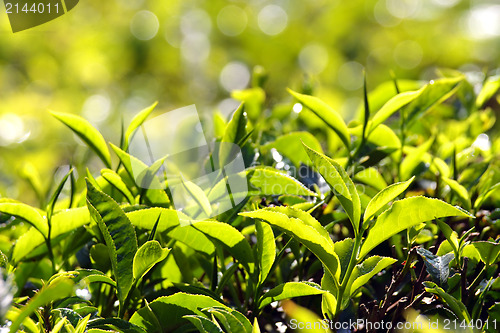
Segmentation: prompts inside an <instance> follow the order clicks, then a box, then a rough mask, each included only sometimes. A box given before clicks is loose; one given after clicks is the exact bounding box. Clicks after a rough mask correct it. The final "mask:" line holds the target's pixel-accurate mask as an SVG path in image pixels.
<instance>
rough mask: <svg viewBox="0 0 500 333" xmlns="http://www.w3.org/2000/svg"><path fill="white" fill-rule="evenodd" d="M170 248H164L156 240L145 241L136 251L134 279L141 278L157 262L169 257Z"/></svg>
mask: <svg viewBox="0 0 500 333" xmlns="http://www.w3.org/2000/svg"><path fill="white" fill-rule="evenodd" d="M169 252H170V249H164V248H162V247H161V245H160V243H158V242H157V241H155V240H152V241H148V242H146V243H144V244H143V245H142V246H141V247H140V248H139V249H138V250H137V252H136V254H135V256H134V262H133V268H134V269H133V272H134V279H136V280H137V279H140V278H142V277H143V276H144V274H146V273H147V272H148V271H149V270H150V269H151V268H152V267H153V266H154V265H155V264H157V263H159V262H160V261H162V260H163V259H165V258H166V257H167V255H168V254H169Z"/></svg>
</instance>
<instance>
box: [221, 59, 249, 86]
mask: <svg viewBox="0 0 500 333" xmlns="http://www.w3.org/2000/svg"><path fill="white" fill-rule="evenodd" d="M219 81H220V84H221V85H222V87H223V88H224V89H226V90H227V91H232V90H235V89H244V88H245V87H246V86H247V84H248V82H250V71H249V70H248V68H247V67H246V66H245V65H244V64H242V63H241V62H236V61H234V62H230V63H229V64H227V65H226V66H224V68H223V69H222V72H221V73H220V76H219Z"/></svg>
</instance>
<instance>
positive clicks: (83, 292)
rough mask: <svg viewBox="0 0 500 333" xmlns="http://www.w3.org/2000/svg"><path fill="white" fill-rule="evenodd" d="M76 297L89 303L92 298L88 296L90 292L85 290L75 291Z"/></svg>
mask: <svg viewBox="0 0 500 333" xmlns="http://www.w3.org/2000/svg"><path fill="white" fill-rule="evenodd" d="M76 296H78V297H80V298H83V299H84V300H86V301H90V299H91V298H92V295H91V294H90V291H89V290H88V289H87V288H84V289H77V290H76Z"/></svg>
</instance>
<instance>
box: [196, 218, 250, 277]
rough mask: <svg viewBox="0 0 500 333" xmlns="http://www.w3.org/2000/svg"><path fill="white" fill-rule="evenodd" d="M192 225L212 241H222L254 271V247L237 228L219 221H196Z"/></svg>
mask: <svg viewBox="0 0 500 333" xmlns="http://www.w3.org/2000/svg"><path fill="white" fill-rule="evenodd" d="M192 227H193V228H195V229H196V230H198V231H200V232H202V233H203V234H205V235H206V236H207V237H208V238H209V239H211V240H212V241H218V242H220V243H221V244H222V245H224V246H225V247H226V248H227V250H228V251H229V253H231V254H232V255H233V256H234V257H235V258H236V259H237V260H238V261H239V262H240V263H241V264H242V265H243V266H244V267H245V268H247V270H248V271H249V272H250V273H252V272H253V265H254V259H253V253H252V249H251V248H250V245H249V244H248V241H247V240H246V239H245V236H243V234H241V232H239V231H238V230H237V229H236V228H234V227H232V226H230V225H229V224H227V223H222V222H218V221H200V222H196V223H194V224H193V226H192Z"/></svg>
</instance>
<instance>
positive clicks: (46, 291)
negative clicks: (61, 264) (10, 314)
mask: <svg viewBox="0 0 500 333" xmlns="http://www.w3.org/2000/svg"><path fill="white" fill-rule="evenodd" d="M71 294H73V282H72V281H71V280H69V279H67V278H58V279H56V280H54V281H53V282H52V283H50V284H48V285H46V286H44V287H43V288H42V289H40V291H38V292H37V293H36V295H35V296H34V297H33V298H32V299H30V300H29V301H28V303H27V304H26V306H24V308H23V309H22V311H21V312H20V313H19V315H18V316H17V318H16V319H15V320H14V321H13V322H12V324H11V326H10V332H12V333H14V332H18V328H19V326H21V324H22V322H23V321H24V319H25V318H26V317H28V316H30V315H31V314H32V313H33V312H35V310H36V309H38V308H39V307H41V306H45V305H47V304H49V303H51V302H53V301H55V300H58V299H61V298H65V297H68V296H70V295H71Z"/></svg>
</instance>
